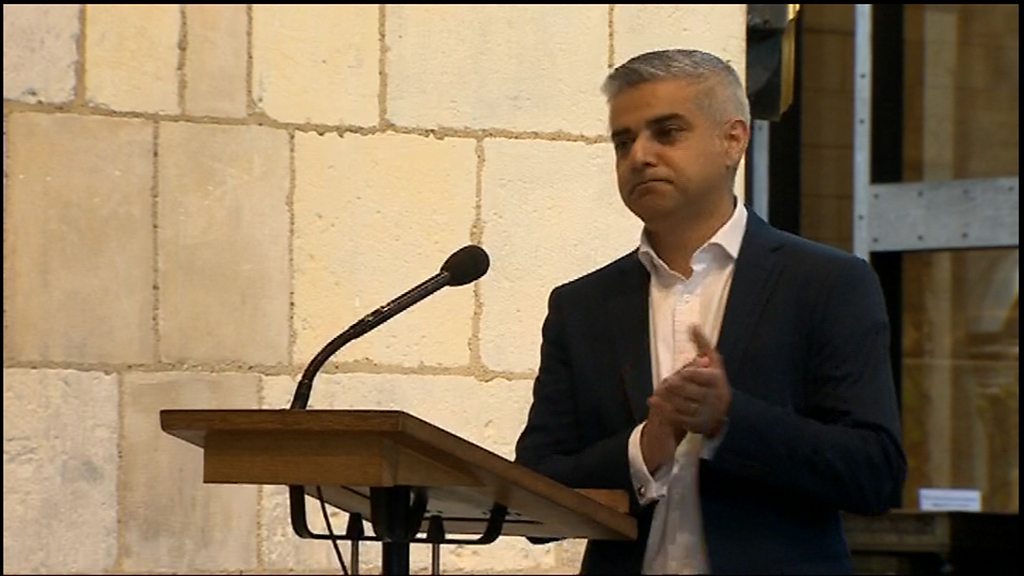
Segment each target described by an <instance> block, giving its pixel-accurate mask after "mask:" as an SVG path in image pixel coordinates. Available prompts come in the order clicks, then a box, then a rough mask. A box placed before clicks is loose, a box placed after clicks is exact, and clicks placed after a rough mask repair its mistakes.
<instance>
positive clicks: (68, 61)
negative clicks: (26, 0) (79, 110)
mask: <svg viewBox="0 0 1024 576" xmlns="http://www.w3.org/2000/svg"><path fill="white" fill-rule="evenodd" d="M80 12H81V9H80V7H79V5H77V4H53V5H49V6H47V5H41V4H24V5H9V4H4V99H5V100H7V99H10V100H19V101H22V102H47V103H49V102H67V101H69V100H71V99H73V98H74V97H75V67H76V65H77V63H78V35H79V27H80V23H79V13H80Z"/></svg>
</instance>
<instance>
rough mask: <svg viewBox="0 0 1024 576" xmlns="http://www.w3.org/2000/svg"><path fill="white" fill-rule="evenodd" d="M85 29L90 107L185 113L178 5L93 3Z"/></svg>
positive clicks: (86, 12) (86, 16) (86, 15)
mask: <svg viewBox="0 0 1024 576" xmlns="http://www.w3.org/2000/svg"><path fill="white" fill-rule="evenodd" d="M85 26H86V31H85V66H86V72H85V90H86V92H85V95H86V98H87V99H88V101H89V103H91V104H93V105H96V106H102V107H105V108H111V109H113V110H125V111H133V112H158V113H163V114H175V113H178V112H180V111H181V110H180V107H179V106H178V80H179V78H178V35H179V32H180V30H181V8H180V6H179V5H178V4H133V5H124V4H90V5H88V6H87V7H86V10H85Z"/></svg>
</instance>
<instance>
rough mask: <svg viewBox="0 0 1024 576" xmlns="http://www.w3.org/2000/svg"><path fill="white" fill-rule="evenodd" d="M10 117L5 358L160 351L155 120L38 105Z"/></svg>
mask: <svg viewBox="0 0 1024 576" xmlns="http://www.w3.org/2000/svg"><path fill="white" fill-rule="evenodd" d="M9 122H10V123H9V124H8V130H9V132H8V146H9V149H8V153H9V155H10V156H9V163H8V165H7V168H8V173H7V180H6V183H7V186H8V187H9V190H7V195H8V198H7V205H6V210H5V214H4V220H5V226H6V228H7V230H6V233H7V234H6V237H5V241H7V242H9V243H10V246H5V249H6V250H5V258H8V257H9V258H10V259H11V262H10V263H9V265H8V266H9V267H5V277H4V285H5V288H7V289H8V290H10V292H11V293H10V294H6V295H5V296H6V300H5V301H6V304H7V309H6V315H5V320H6V322H7V328H8V330H7V332H6V336H7V338H6V339H5V341H4V356H5V358H7V359H12V360H19V361H32V360H50V361H64V362H146V361H150V360H152V359H153V357H154V349H153V290H152V286H153V223H152V198H151V193H152V192H151V190H152V186H153V126H152V124H151V123H149V122H146V121H142V120H129V119H116V118H98V117H84V116H76V115H71V114H36V113H17V114H12V115H11V116H10V119H9ZM5 264H6V262H5ZM7 272H12V274H11V277H10V278H7V274H6V273H7Z"/></svg>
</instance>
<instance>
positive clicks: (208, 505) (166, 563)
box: [120, 373, 259, 573]
mask: <svg viewBox="0 0 1024 576" xmlns="http://www.w3.org/2000/svg"><path fill="white" fill-rule="evenodd" d="M258 386H259V376H258V375H256V374H216V375H213V374H199V373H134V374H127V375H125V376H124V380H123V387H124V394H123V397H124V400H123V401H124V416H123V424H122V439H121V481H120V493H121V514H120V520H121V530H122V542H121V548H120V562H121V568H122V569H123V570H126V571H129V572H136V571H139V572H141V571H146V572H149V571H160V572H176V573H182V572H204V571H205V572H209V571H220V572H225V571H239V570H252V569H254V568H255V567H256V531H257V508H256V505H257V488H256V486H248V485H232V484H225V485H214V484H203V453H202V450H201V449H199V448H198V447H196V446H193V445H191V444H188V443H186V442H184V441H182V440H180V439H178V438H175V437H173V436H170V435H168V434H166V433H164V432H163V431H162V430H161V428H160V411H161V410H167V409H217V408H221V409H224V408H244V409H249V408H258V407H259V400H258V395H257V388H258Z"/></svg>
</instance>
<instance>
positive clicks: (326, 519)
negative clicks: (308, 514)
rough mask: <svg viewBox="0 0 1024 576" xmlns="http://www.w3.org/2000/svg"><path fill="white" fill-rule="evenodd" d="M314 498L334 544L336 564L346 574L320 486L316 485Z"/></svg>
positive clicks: (345, 567) (346, 575) (332, 544)
mask: <svg viewBox="0 0 1024 576" xmlns="http://www.w3.org/2000/svg"><path fill="white" fill-rule="evenodd" d="M316 499H317V500H319V501H320V512H322V513H323V515H324V524H327V533H328V534H330V535H331V546H334V554H335V555H336V556H337V557H338V564H341V573H342V574H344V575H345V576H348V566H346V565H345V559H344V558H343V557H342V556H341V548H340V547H338V539H337V538H336V537H335V536H334V528H332V527H331V519H330V517H329V516H328V515H327V505H326V504H324V493H323V491H322V490H321V489H320V486H317V487H316Z"/></svg>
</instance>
